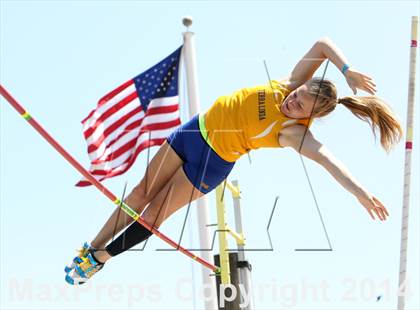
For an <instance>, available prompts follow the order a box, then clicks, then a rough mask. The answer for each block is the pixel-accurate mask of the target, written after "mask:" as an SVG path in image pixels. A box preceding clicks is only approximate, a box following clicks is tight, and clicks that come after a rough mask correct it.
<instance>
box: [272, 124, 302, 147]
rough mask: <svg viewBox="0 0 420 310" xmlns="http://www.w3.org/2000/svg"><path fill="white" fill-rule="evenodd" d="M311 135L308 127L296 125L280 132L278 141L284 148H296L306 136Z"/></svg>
mask: <svg viewBox="0 0 420 310" xmlns="http://www.w3.org/2000/svg"><path fill="white" fill-rule="evenodd" d="M308 133H309V129H308V127H307V126H305V125H303V124H294V125H290V126H287V127H285V128H283V129H281V130H280V131H279V134H278V140H279V143H280V145H281V146H282V147H286V146H292V147H293V146H295V145H296V144H297V143H299V141H302V138H303V136H304V135H306V134H308Z"/></svg>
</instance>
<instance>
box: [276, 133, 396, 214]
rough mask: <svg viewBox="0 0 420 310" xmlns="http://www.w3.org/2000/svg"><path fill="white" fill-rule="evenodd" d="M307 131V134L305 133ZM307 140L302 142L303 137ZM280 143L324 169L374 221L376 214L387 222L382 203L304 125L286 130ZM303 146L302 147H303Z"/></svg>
mask: <svg viewBox="0 0 420 310" xmlns="http://www.w3.org/2000/svg"><path fill="white" fill-rule="evenodd" d="M305 131H306V133H305ZM303 136H305V140H304V142H303V144H302V143H301V142H302V137H303ZM279 142H280V144H281V145H282V146H285V147H292V148H293V149H294V150H296V151H297V152H299V153H300V154H302V155H304V156H305V157H308V158H310V159H312V160H313V161H315V162H317V163H318V164H320V165H321V166H322V167H324V168H325V169H326V170H327V171H328V172H329V173H330V174H331V175H332V176H333V177H334V178H335V179H336V180H337V181H338V183H340V184H341V185H342V186H343V187H344V188H345V189H346V190H347V191H349V192H350V193H352V194H353V195H354V196H355V197H356V198H357V199H358V200H359V202H360V203H361V204H362V205H363V206H364V207H365V208H366V210H367V211H368V212H369V214H370V216H371V217H372V219H375V217H374V215H373V214H374V213H373V212H375V213H376V215H377V217H378V218H379V219H380V220H386V217H387V216H389V214H388V211H387V209H386V208H385V207H384V205H383V204H382V203H381V201H380V200H379V199H378V198H377V197H375V196H374V195H372V194H371V193H369V192H368V191H367V190H366V189H365V188H364V187H363V186H362V185H361V184H360V183H359V182H358V181H357V180H356V179H355V178H354V177H353V176H352V175H351V174H350V172H349V171H348V169H347V168H346V167H345V166H344V164H343V163H342V162H340V161H339V160H338V159H337V158H335V156H334V155H333V154H332V153H331V152H330V151H329V150H328V149H327V148H326V147H325V146H324V145H323V144H322V143H320V142H319V141H318V140H316V139H315V137H314V136H313V135H312V133H311V132H310V131H309V130H308V129H306V128H305V127H304V126H302V125H295V126H291V127H288V128H285V129H283V130H282V131H281V133H280V135H279ZM301 144H302V145H301Z"/></svg>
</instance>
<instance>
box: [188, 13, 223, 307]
mask: <svg viewBox="0 0 420 310" xmlns="http://www.w3.org/2000/svg"><path fill="white" fill-rule="evenodd" d="M182 22H183V24H184V26H186V27H187V31H186V32H184V33H183V37H184V47H183V51H182V54H183V61H184V63H185V71H186V78H187V96H188V102H189V109H190V111H189V112H190V113H189V116H190V118H191V117H193V116H194V115H196V114H197V113H198V112H199V111H200V101H199V93H198V79H197V67H196V58H195V48H194V33H193V32H191V31H188V27H189V26H191V25H192V18H191V17H185V18H183V20H182ZM196 204H197V217H198V233H199V237H200V248H201V249H203V251H201V255H202V257H203V258H204V259H205V260H206V261H209V262H214V258H213V253H212V251H210V250H209V249H210V248H211V234H210V229H209V227H208V226H207V225H208V224H209V211H208V208H207V205H208V203H207V197H206V196H203V197H201V198H199V199H197V200H196ZM202 277H203V288H204V287H205V288H206V295H207V294H208V295H210V296H214V297H216V296H217V295H216V281H215V278H214V277H212V276H211V274H210V271H209V270H208V269H206V268H202ZM204 303H205V309H206V310H214V309H217V298H206V299H205V301H204Z"/></svg>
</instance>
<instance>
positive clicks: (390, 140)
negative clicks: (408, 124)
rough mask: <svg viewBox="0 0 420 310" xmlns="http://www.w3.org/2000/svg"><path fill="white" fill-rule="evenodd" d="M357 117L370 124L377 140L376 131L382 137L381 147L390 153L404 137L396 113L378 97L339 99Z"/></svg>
mask: <svg viewBox="0 0 420 310" xmlns="http://www.w3.org/2000/svg"><path fill="white" fill-rule="evenodd" d="M337 103H340V104H342V105H344V106H345V107H346V108H347V109H349V110H350V111H351V112H352V113H353V114H354V115H355V116H356V117H358V118H359V119H361V120H363V121H365V122H367V123H369V125H370V127H371V128H372V132H373V134H374V135H375V138H376V130H378V131H379V133H380V135H381V145H382V147H383V148H384V149H385V150H386V151H387V152H388V151H389V150H390V149H391V148H392V147H393V146H394V145H395V144H397V143H398V142H399V141H400V140H401V137H402V135H403V131H402V128H401V124H400V122H399V121H398V119H397V118H396V116H395V114H394V112H393V111H392V110H391V108H390V107H389V106H388V105H387V104H386V103H385V102H384V101H382V99H380V98H378V97H376V96H368V97H356V96H349V97H343V98H340V99H338V101H337Z"/></svg>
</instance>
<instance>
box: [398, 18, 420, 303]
mask: <svg viewBox="0 0 420 310" xmlns="http://www.w3.org/2000/svg"><path fill="white" fill-rule="evenodd" d="M417 23H418V17H417V16H413V17H412V20H411V48H410V72H409V77H408V99H407V129H406V142H405V165H404V190H403V191H404V193H403V211H402V225H401V248H400V274H399V280H398V287H399V295H398V310H404V308H405V297H406V296H405V295H406V294H407V292H408V290H407V286H408V283H407V282H406V281H407V274H406V270H407V245H408V242H407V241H408V214H409V206H410V179H411V153H412V150H413V119H414V96H415V87H416V56H417Z"/></svg>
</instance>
